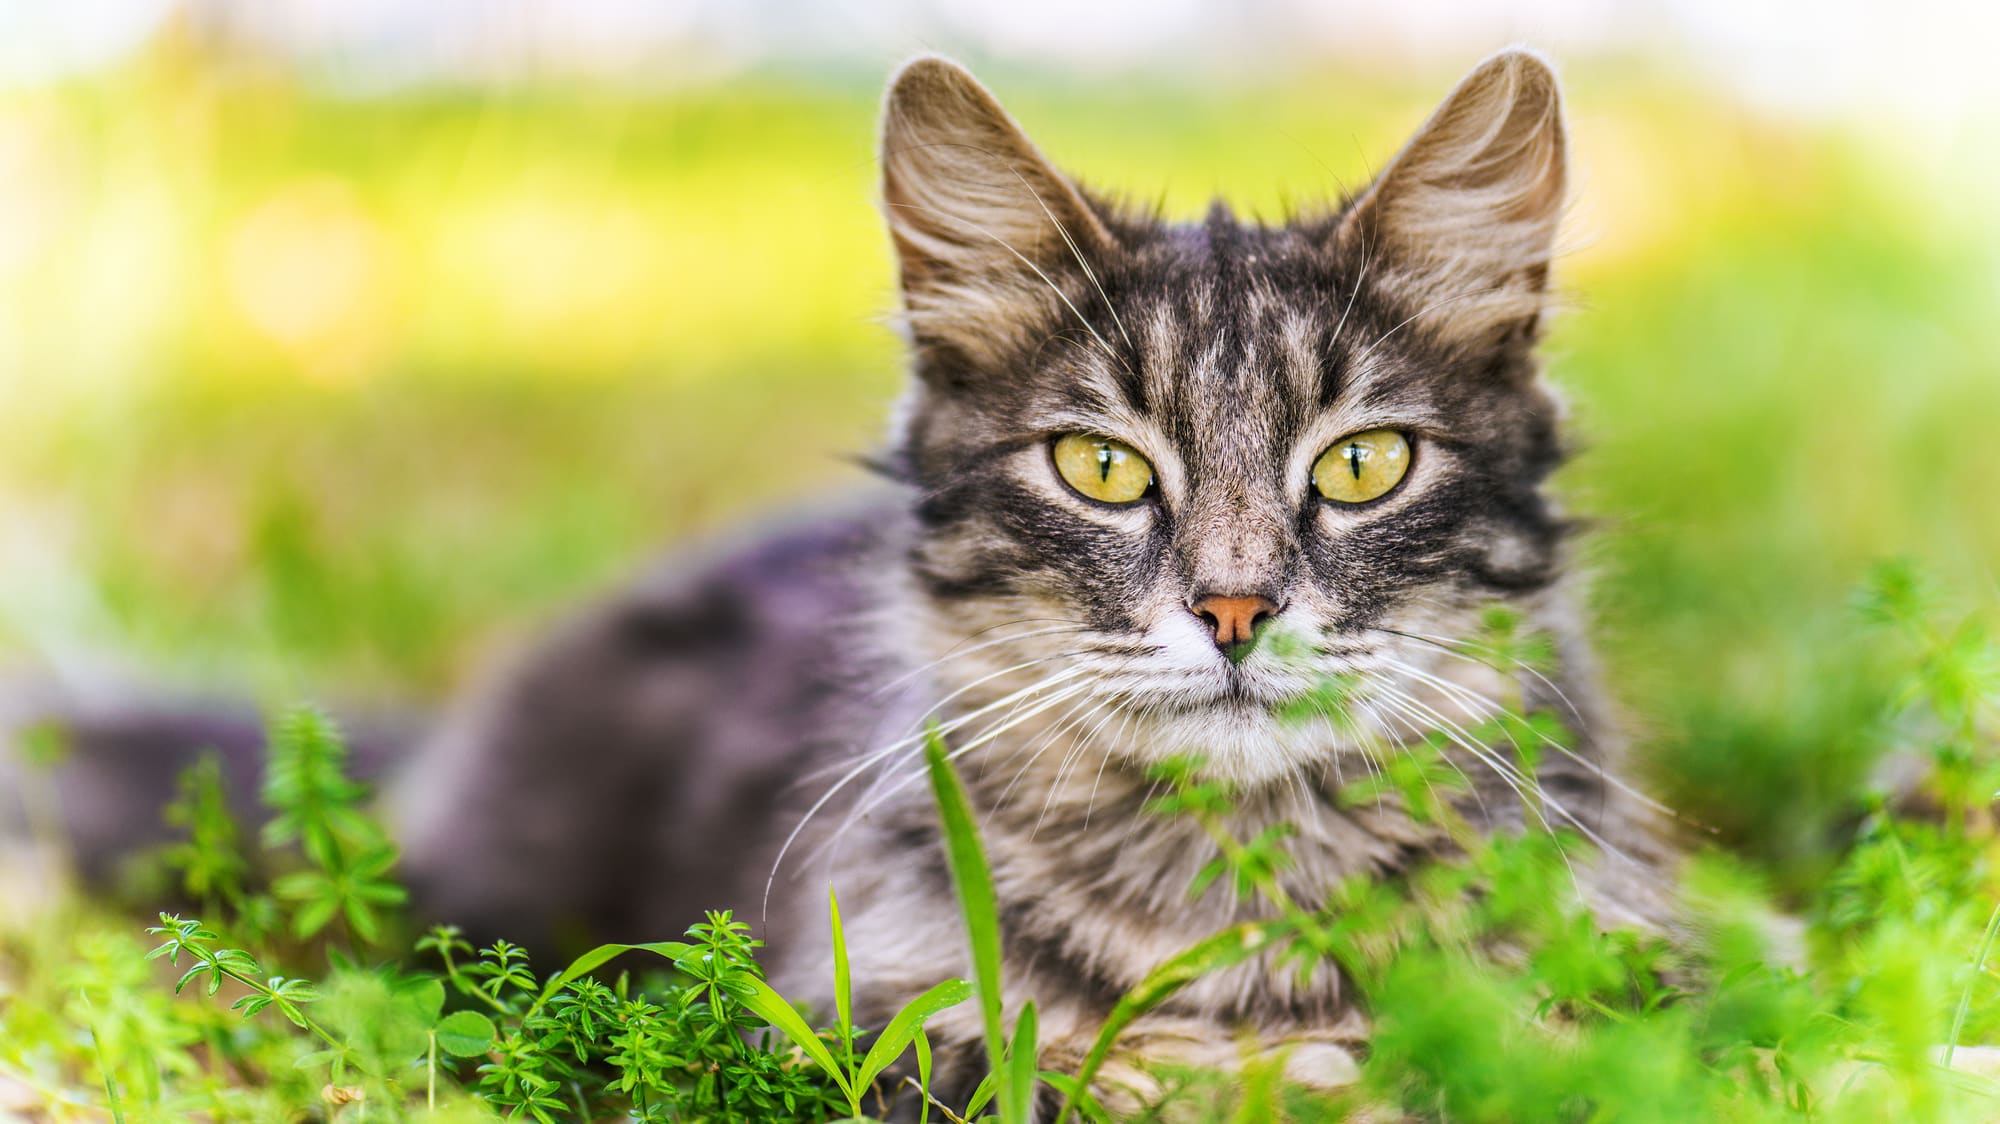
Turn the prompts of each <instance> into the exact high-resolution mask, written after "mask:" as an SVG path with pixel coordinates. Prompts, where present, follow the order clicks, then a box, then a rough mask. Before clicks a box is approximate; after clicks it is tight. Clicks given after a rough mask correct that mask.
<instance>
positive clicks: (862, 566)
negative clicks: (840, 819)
mask: <svg viewBox="0 0 2000 1124" xmlns="http://www.w3.org/2000/svg"><path fill="white" fill-rule="evenodd" d="M896 518H897V508H896V506H895V505H894V504H893V503H892V502H890V500H889V498H888V497H886V496H879V495H874V496H866V497H856V498H854V499H851V500H849V501H846V502H844V503H841V504H839V505H838V506H837V508H836V509H834V510H831V511H828V512H825V513H821V514H814V515H810V516H805V517H798V516H793V517H790V518H787V519H783V520H780V521H777V522H775V523H765V524H763V525H761V526H759V527H758V528H757V529H755V530H754V531H753V532H751V533H738V534H736V535H733V536H731V537H730V538H729V539H728V540H726V541H723V542H720V543H717V544H713V545H711V546H709V547H707V548H703V549H698V550H695V551H690V552H684V553H681V554H677V555H675V556H673V557H670V558H668V559H667V560H665V561H664V562H663V563H661V564H659V565H657V566H656V567H654V568H653V569H651V570H650V571H648V572H647V573H645V574H643V575H642V576H640V577H639V578H638V579H637V580H636V581H633V582H631V583H630V584H628V585H627V586H626V587H624V588H623V589H621V590H619V591H618V592H616V593H614V594H613V595H612V596H610V597H608V598H605V599H603V600H601V601H599V602H598V603H596V604H594V605H592V606H590V607H588V608H586V609H585V610H583V611H582V612H580V613H577V614H575V615H573V616H572V617H570V618H569V619H567V620H566V621H564V622H562V623H561V624H560V625H559V626H558V627H556V628H555V629H554V630H553V631H552V632H551V633H550V634H549V635H548V636H547V637H546V638H544V639H543V640H542V641H540V642H539V643H538V644H536V645H535V646H534V647H532V648H531V649H530V650H529V651H527V652H526V653H525V654H524V655H523V656H522V657H520V658H518V659H517V660H516V661H514V662H513V663H512V665H511V666H509V667H507V668H505V669H504V670H502V671H501V672H500V673H499V674H497V675H495V676H493V677H491V678H490V679H489V680H488V681H487V682H486V683H485V684H483V685H482V686H481V687H479V688H478V689H477V690H475V691H474V692H473V693H472V695H471V696H470V697H469V698H468V700H467V702H466V703H465V705H463V706H462V707H461V708H460V709H459V711H458V713H457V714H456V715H455V716H454V717H453V718H452V719H451V720H450V721H448V722H447V723H446V724H445V726H444V728H443V730H442V732H441V733H440V734H439V735H438V736H437V737H436V738H435V739H433V740H432V742H431V743H430V744H429V745H427V746H426V747H425V748H424V749H423V751H422V752H421V753H420V754H419V756H418V757H417V759H416V761H415V762H414V764H413V766H412V767H411V769H410V770H409V772H408V773H407V774H406V775H405V776H404V777H403V778H401V780H400V781H399V783H398V786H397V792H396V798H395V816H396V819H397V821H398V824H399V828H400V832H399V833H400V835H401V837H402V840H403V843H404V846H405V856H406V863H407V869H408V870H409V871H410V875H411V878H412V880H413V883H414V886H413V888H414V890H415V892H416V893H417V895H418V897H419V904H420V906H421V907H422V908H423V909H424V910H425V912H427V913H429V914H431V915H433V916H442V917H451V918H454V919H458V920H461V921H462V923H464V924H466V926H467V928H468V929H471V930H473V931H475V932H482V933H493V934H500V933H504V934H505V935H507V936H508V937H509V938H510V939H515V940H522V939H527V940H530V941H533V942H536V943H540V944H545V945H546V944H566V943H570V942H571V941H573V940H576V939H583V938H586V937H587V938H588V939H591V940H598V939H626V940H654V939H661V938H662V937H667V936H672V935H675V934H677V933H679V932H680V931H681V930H682V929H683V928H685V927H686V926H687V925H688V924H689V923H690V922H692V921H694V920H698V919H699V918H700V917H701V911H702V910H704V909H714V908H722V907H733V908H736V909H737V910H738V911H739V913H748V912H750V911H751V910H752V909H754V907H755V906H756V905H757V895H758V891H759V890H760V889H761V886H762V880H761V871H763V870H766V869H768V867H769V857H768V856H769V854H770V842H769V834H770V833H769V830H768V825H769V824H770V823H771V822H772V821H773V820H774V818H775V815H776V813H777V811H778V809H779V807H780V806H781V803H782V801H783V800H784V798H785V795H786V793H787V792H788V791H789V790H791V789H793V788H795V787H796V785H797V782H798V781H799V780H800V779H801V778H802V776H803V775H804V774H805V773H807V772H810V771H811V769H812V768H813V765H812V762H813V761H814V759H815V758H816V757H818V756H821V755H824V754H826V753H828V752H832V751H835V750H836V749H837V748H838V747H840V746H842V745H844V744H845V743H846V742H847V741H849V740H851V739H852V737H854V736H855V734H854V733H853V727H854V726H855V725H856V724H857V722H860V721H863V720H864V719H863V717H862V716H861V715H860V714H859V712H858V708H857V706H856V704H855V703H854V702H853V699H855V698H856V697H859V696H865V694H866V691H865V689H862V688H864V686H865V683H866V682H867V681H869V680H870V679H871V678H872V677H875V676H876V675H877V668H876V662H877V657H876V656H875V655H874V654H873V652H872V650H871V647H870V644H869V642H868V638H867V637H868V633H869V629H870V623H871V621H872V620H873V619H874V613H875V610H874V609H873V607H872V604H873V601H874V598H873V597H872V595H871V586H872V584H873V579H874V576H875V575H879V574H880V573H881V572H882V571H883V568H884V567H883V563H884V561H885V560H886V558H887V556H888V555H889V553H890V552H891V551H892V550H893V547H892V546H891V540H892V538H893V537H894V536H893V529H894V524H895V520H896ZM634 887H645V888H646V890H645V892H642V893H634ZM516 934H519V935H518V936H517V935H516Z"/></svg>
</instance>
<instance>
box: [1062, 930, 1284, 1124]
mask: <svg viewBox="0 0 2000 1124" xmlns="http://www.w3.org/2000/svg"><path fill="white" fill-rule="evenodd" d="M1290 928H1291V924H1290V922H1287V921H1246V922H1244V923H1243V924H1241V925H1232V926H1230V927H1229V928H1227V929H1224V930H1222V931H1221V932H1219V933H1216V934H1214V935H1213V936H1209V937H1204V938H1203V939H1201V940H1199V941H1196V942H1195V943H1194V944H1192V945H1189V946H1188V947H1187V948H1185V949H1183V950H1182V951H1180V952H1178V953H1175V954H1174V955H1173V956H1171V957H1169V958H1168V959H1166V960H1163V961H1161V962H1160V963H1159V964H1158V965H1157V966H1156V967H1154V969H1153V970H1152V971H1150V972H1148V973H1146V977H1145V978H1144V979H1142V980H1140V981H1139V982H1138V983H1136V984H1134V985H1132V989H1131V990H1130V991H1127V992H1126V993H1125V994H1124V995H1123V996H1121V997H1120V998H1119V1000H1118V1003H1117V1005H1116V1006H1114V1007H1112V1009H1111V1014H1110V1016H1109V1017H1107V1018H1106V1019H1105V1020H1104V1026H1103V1027H1102V1028H1101V1029H1099V1030H1098V1032H1097V1040H1096V1041H1095V1042H1093V1043H1091V1047H1090V1053H1089V1054H1087V1055H1085V1056H1084V1059H1083V1065H1082V1066H1081V1067H1079V1068H1078V1069H1077V1071H1076V1082H1075V1086H1074V1090H1073V1091H1071V1092H1066V1093H1065V1094H1064V1096H1063V1103H1062V1107H1061V1108H1060V1109H1058V1110H1057V1111H1056V1115H1055V1120H1056V1122H1057V1124H1061V1122H1062V1120H1063V1118H1064V1117H1066V1116H1068V1115H1069V1113H1070V1112H1071V1110H1072V1109H1075V1108H1076V1107H1077V1105H1078V1103H1079V1100H1080V1098H1079V1097H1078V1096H1077V1095H1076V1092H1081V1093H1082V1094H1083V1095H1084V1096H1088V1095H1089V1092H1088V1091H1089V1088H1090V1082H1091V1081H1092V1079H1094V1078H1095V1077H1096V1076H1097V1071H1098V1070H1099V1069H1100V1068H1102V1067H1103V1065H1104V1062H1105V1059H1106V1058H1108V1057H1110V1056H1111V1047H1112V1046H1113V1045H1114V1044H1115V1043H1116V1042H1117V1041H1118V1036H1119V1035H1120V1034H1122V1033H1124V1031H1125V1028H1126V1027H1128V1026H1130V1025H1132V1022H1133V1020H1135V1019H1137V1018H1139V1017H1140V1016H1141V1015H1144V1014H1146V1013H1147V1012H1148V1011H1151V1010H1153V1009H1154V1008H1156V1007H1158V1006H1159V1005H1160V1004H1162V1003H1164V1002H1166V1001H1167V999H1168V998H1170V997H1171V996H1172V995H1173V994H1174V993H1175V992H1177V991H1179V990H1180V989H1182V988H1184V987H1186V986H1187V985H1188V984H1191V983H1193V982H1194V981H1195V980H1198V979H1200V978H1201V977H1203V976H1205V975H1207V974H1208V973H1210V972H1215V971H1220V970H1221V969H1223V968H1227V967H1229V966H1231V965H1233V964H1240V963H1242V962H1243V961H1244V960H1246V959H1248V958H1250V957H1252V956H1254V955H1256V954H1257V953H1259V952H1261V951H1263V950H1264V949H1266V948H1269V947H1270V945H1271V942H1272V941H1273V940H1274V939H1275V938H1277V937H1278V936H1280V935H1281V934H1283V933H1284V932H1286V931H1287V930H1288V929H1290Z"/></svg>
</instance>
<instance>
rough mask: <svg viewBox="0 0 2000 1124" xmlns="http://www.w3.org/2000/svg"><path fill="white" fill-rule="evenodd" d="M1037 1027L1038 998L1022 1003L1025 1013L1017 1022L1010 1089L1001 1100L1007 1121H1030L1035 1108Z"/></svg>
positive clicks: (1009, 1066) (1009, 1071) (1024, 1123)
mask: <svg viewBox="0 0 2000 1124" xmlns="http://www.w3.org/2000/svg"><path fill="white" fill-rule="evenodd" d="M1036 1033H1037V1028H1036V1024H1035V1001H1034V1000H1032V999H1030V1000H1029V1001H1028V1002H1026V1003H1024V1004H1022V1005H1021V1017H1020V1018H1019V1019H1018V1020H1016V1021H1015V1023H1014V1041H1013V1042H1012V1043H1011V1044H1010V1055H1009V1057H1008V1059H1007V1081H1006V1085H1007V1088H1006V1093H1005V1095H1004V1096H1003V1097H1002V1098H1001V1102H1000V1119H1001V1120H1003V1121H1006V1124H1030V1122H1031V1121H1032V1120H1034V1118H1035V1117H1034V1111H1035V1056H1036V1054H1038V1053H1039V1052H1040V1051H1038V1050H1037V1049H1036V1048H1035V1038H1036Z"/></svg>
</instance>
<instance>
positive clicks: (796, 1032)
mask: <svg viewBox="0 0 2000 1124" xmlns="http://www.w3.org/2000/svg"><path fill="white" fill-rule="evenodd" d="M748 983H749V985H750V987H749V994H748V995H746V996H744V998H743V1005H744V1006H745V1007H748V1008H749V1009H750V1010H751V1011H753V1012H755V1013H756V1015H757V1017H758V1018H760V1019H763V1020H764V1021H765V1022H767V1023H770V1024H771V1025H772V1026H774V1027H777V1028H778V1029H779V1030H780V1031H783V1032H784V1035H785V1037H787V1038H789V1039H791V1040H792V1043H793V1044H794V1045H796V1046H797V1047H798V1048H799V1049H801V1050H803V1051H805V1054H806V1056H807V1057H809V1058H811V1059H812V1060H813V1061H814V1062H816V1063H818V1065H819V1067H820V1068H821V1069H823V1070H825V1071H826V1075H827V1076H828V1077H830V1078H832V1079H833V1083H834V1084H835V1085H838V1086H840V1091H841V1092H843V1093H846V1094H847V1099H848V1100H849V1101H853V1100H854V1099H855V1098H856V1096H857V1090H856V1089H855V1088H854V1086H853V1085H852V1084H851V1083H850V1082H849V1081H848V1080H847V1074H846V1073H844V1072H843V1071H842V1070H841V1068H840V1063H839V1062H837V1061H835V1060H834V1058H833V1054H832V1053H830V1052H828V1050H827V1048H826V1043H825V1042H824V1041H822V1040H821V1039H820V1036H819V1035H817V1034H814V1033H813V1031H812V1028H811V1027H809V1026H807V1025H806V1021H805V1020H804V1019H802V1018H800V1017H799V1012H798V1010H797V1009H796V1008H794V1007H793V1006H792V1005H791V1003H790V1001H788V1000H787V999H786V998H785V997H784V996H782V995H779V994H778V993H777V992H776V991H773V990H772V989H771V985H770V984H767V983H765V982H764V981H763V980H760V979H757V978H755V977H751V978H750V979H749V980H748Z"/></svg>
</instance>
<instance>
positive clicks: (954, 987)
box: [854, 980, 972, 1089]
mask: <svg viewBox="0 0 2000 1124" xmlns="http://www.w3.org/2000/svg"><path fill="white" fill-rule="evenodd" d="M971 997H972V984H971V983H970V982H968V981H966V980H946V981H944V982H943V983H941V984H939V985H937V986H936V987H934V988H931V989H930V990H929V991H926V992H924V993H923V994H922V995H919V996H917V997H916V998H915V999H912V1000H910V1001H909V1002H908V1003H907V1004H905V1005H904V1006H903V1009H902V1010H900V1011H898V1012H896V1015H895V1017H894V1018H892V1019H890V1020H889V1025H888V1026H886V1027H884V1028H883V1030H882V1033H881V1035H879V1036H878V1037H877V1038H876V1039H875V1044H874V1045H873V1046H870V1047H869V1048H868V1056H867V1057H865V1058H863V1059H861V1074H860V1076H859V1077H857V1078H856V1079H855V1082H854V1084H855V1087H856V1088H857V1089H866V1088H867V1087H868V1086H870V1085H872V1084H874V1083H875V1078H876V1077H878V1076H880V1075H881V1073H882V1071H883V1070H885V1069H887V1068H889V1066H890V1064H891V1063H893V1062H894V1061H895V1060H896V1059H897V1058H900V1057H902V1056H903V1050H904V1049H905V1048H907V1047H908V1046H909V1044H910V1040H911V1039H912V1038H915V1039H917V1040H918V1041H919V1042H922V1043H923V1045H922V1046H920V1047H919V1049H920V1051H921V1053H920V1054H919V1063H920V1065H921V1064H922V1059H923V1057H924V1056H925V1055H927V1054H928V1053H929V1050H928V1049H927V1048H926V1047H928V1046H929V1043H928V1042H923V1026H924V1023H925V1021H926V1020H928V1019H929V1018H930V1017H931V1016H932V1015H935V1014H937V1013H938V1012H939V1011H942V1010H945V1009H946V1008H949V1007H956V1006H958V1005H959V1004H960V1003H963V1002H965V1001H966V1000H967V999H969V998H971ZM929 1080H930V1079H929V1078H928V1077H926V1078H924V1082H925V1084H926V1085H928V1084H929Z"/></svg>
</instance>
